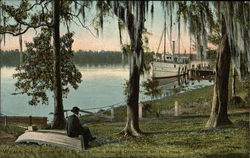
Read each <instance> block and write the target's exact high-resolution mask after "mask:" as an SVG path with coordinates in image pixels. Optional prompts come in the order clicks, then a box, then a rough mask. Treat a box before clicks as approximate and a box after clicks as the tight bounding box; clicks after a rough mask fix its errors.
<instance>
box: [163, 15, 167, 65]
mask: <svg viewBox="0 0 250 158" xmlns="http://www.w3.org/2000/svg"><path fill="white" fill-rule="evenodd" d="M166 31H167V26H166V11H165V12H164V50H163V53H164V55H163V58H164V59H163V61H166Z"/></svg>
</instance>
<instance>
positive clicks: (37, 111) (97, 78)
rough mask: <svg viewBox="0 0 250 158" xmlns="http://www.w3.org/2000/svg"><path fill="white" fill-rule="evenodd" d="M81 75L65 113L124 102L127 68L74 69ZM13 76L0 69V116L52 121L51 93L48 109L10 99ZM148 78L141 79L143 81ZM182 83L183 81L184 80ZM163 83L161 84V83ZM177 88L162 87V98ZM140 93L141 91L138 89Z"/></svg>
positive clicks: (193, 84) (23, 98)
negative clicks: (35, 117) (38, 118)
mask: <svg viewBox="0 0 250 158" xmlns="http://www.w3.org/2000/svg"><path fill="white" fill-rule="evenodd" d="M77 67H78V69H79V70H80V72H81V73H82V83H81V84H80V85H79V88H78V89H77V90H74V89H71V92H70V93H69V94H68V97H67V98H64V100H63V103H64V109H71V108H72V107H73V106H78V107H80V108H81V109H89V108H94V107H102V106H106V105H112V104H115V103H120V102H122V101H125V96H124V94H123V84H124V83H125V80H127V79H128V75H129V70H128V66H125V67H123V66H122V65H97V66H90V65H85V66H77ZM14 73H15V68H14V67H2V69H1V86H2V89H1V91H2V93H1V95H2V96H1V98H2V100H1V105H2V109H1V113H3V114H5V115H16V116H29V115H32V116H43V117H49V119H50V120H51V118H52V115H48V114H49V113H51V112H53V110H54V105H53V103H54V102H53V97H52V96H53V93H52V92H49V93H48V95H49V105H48V106H47V105H41V104H40V105H38V106H35V107H31V106H30V105H28V101H29V100H30V99H31V98H30V97H28V96H27V95H25V94H24V95H11V94H12V93H13V92H15V86H14V84H15V82H16V79H13V77H12V75H13V74H14ZM147 77H148V76H144V77H142V80H144V79H146V78H147ZM183 81H184V80H183ZM183 81H181V82H182V84H181V85H183V88H182V90H181V91H180V92H184V91H188V90H192V89H195V88H198V87H201V86H206V85H211V84H213V83H211V82H209V81H205V80H204V81H200V82H198V81H187V80H186V81H185V82H183ZM161 82H162V81H161ZM178 85H180V81H179V80H173V81H171V82H169V83H165V84H163V85H161V86H162V88H163V89H164V90H163V96H169V95H171V94H172V93H171V92H170V91H169V88H174V87H177V86H178ZM141 91H142V93H143V89H141ZM148 99H150V98H149V97H147V96H144V95H143V94H141V95H140V100H141V101H145V100H148Z"/></svg>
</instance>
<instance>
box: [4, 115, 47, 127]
mask: <svg viewBox="0 0 250 158" xmlns="http://www.w3.org/2000/svg"><path fill="white" fill-rule="evenodd" d="M47 120H48V119H47V117H34V116H0V122H5V124H7V123H27V124H30V125H31V124H42V125H47Z"/></svg>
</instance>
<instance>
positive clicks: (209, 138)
mask: <svg viewBox="0 0 250 158" xmlns="http://www.w3.org/2000/svg"><path fill="white" fill-rule="evenodd" d="M230 119H231V120H232V121H233V123H234V125H232V126H230V127H224V128H219V129H214V130H204V129H203V127H204V124H205V122H206V121H207V118H195V119H194V118H192V119H163V120H154V121H142V122H141V123H140V126H141V129H142V131H144V132H145V133H147V136H143V137H139V138H127V137H122V136H119V135H117V133H118V132H119V131H121V130H122V128H123V127H124V125H125V122H113V123H112V122H106V123H95V124H88V125H87V126H88V127H90V129H91V131H92V132H93V134H94V135H95V136H97V137H98V139H97V140H98V143H97V142H94V143H92V144H91V146H92V148H90V149H89V150H87V151H85V152H82V153H80V152H74V151H71V150H67V149H63V148H55V147H49V146H36V145H27V146H26V145H22V146H12V145H1V146H0V157H1V158H12V157H18V158H24V157H25V158H33V157H41V158H43V157H46V158H54V157H71V158H77V157H96V158H97V157H204V158H205V157H211V158H212V157H227V158H228V157H235V158H236V157H237V158H238V157H246V158H247V157H248V156H249V153H248V152H249V150H248V149H249V126H248V125H249V114H241V115H233V116H230Z"/></svg>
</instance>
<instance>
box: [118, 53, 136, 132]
mask: <svg viewBox="0 0 250 158" xmlns="http://www.w3.org/2000/svg"><path fill="white" fill-rule="evenodd" d="M135 62H136V59H135V57H134V56H133V59H132V61H131V73H130V77H129V86H128V99H127V123H126V126H125V128H124V129H123V130H122V132H121V134H124V135H126V136H127V135H128V136H139V135H141V130H140V128H139V115H138V101H139V83H140V71H139V68H138V66H137V65H136V64H135Z"/></svg>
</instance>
